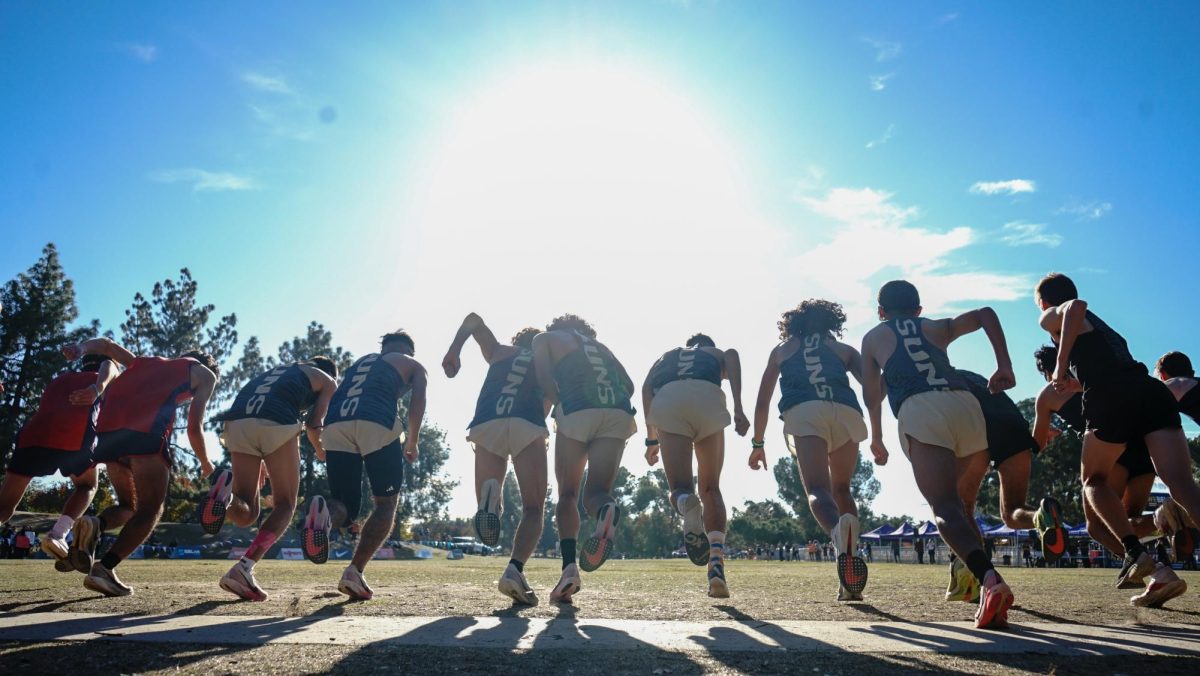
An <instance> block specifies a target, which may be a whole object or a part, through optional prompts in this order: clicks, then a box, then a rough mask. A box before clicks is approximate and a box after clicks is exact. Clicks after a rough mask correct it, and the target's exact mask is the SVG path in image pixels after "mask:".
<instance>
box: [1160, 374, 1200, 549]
mask: <svg viewBox="0 0 1200 676" xmlns="http://www.w3.org/2000/svg"><path fill="white" fill-rule="evenodd" d="M1155 372H1156V373H1157V374H1158V377H1159V379H1160V380H1162V381H1163V382H1164V383H1166V384H1167V388H1168V389H1170V390H1171V394H1173V395H1175V400H1176V401H1177V402H1178V404H1179V412H1180V413H1183V414H1184V415H1186V416H1187V417H1189V418H1191V419H1192V420H1193V421H1194V422H1197V423H1200V388H1197V387H1196V383H1197V382H1200V381H1197V380H1196V372H1195V370H1193V369H1192V360H1191V359H1188V356H1187V355H1186V354H1184V353H1182V352H1168V353H1166V354H1164V355H1163V356H1162V357H1160V358H1159V360H1158V364H1157V365H1156V366H1155ZM1154 523H1155V524H1156V525H1157V526H1158V528H1159V530H1161V531H1162V532H1163V533H1164V534H1165V535H1168V536H1170V537H1171V552H1172V555H1173V556H1174V557H1175V560H1176V561H1190V560H1191V557H1192V554H1193V552H1194V551H1195V549H1196V542H1195V540H1194V539H1193V535H1192V531H1193V530H1194V529H1195V528H1196V523H1195V522H1194V521H1193V520H1192V519H1191V518H1189V517H1188V515H1187V513H1186V512H1184V511H1183V509H1182V508H1181V507H1180V506H1179V503H1177V502H1175V500H1173V499H1171V498H1167V499H1166V500H1165V501H1163V503H1162V504H1161V505H1159V506H1158V509H1157V510H1155V512H1154Z"/></svg>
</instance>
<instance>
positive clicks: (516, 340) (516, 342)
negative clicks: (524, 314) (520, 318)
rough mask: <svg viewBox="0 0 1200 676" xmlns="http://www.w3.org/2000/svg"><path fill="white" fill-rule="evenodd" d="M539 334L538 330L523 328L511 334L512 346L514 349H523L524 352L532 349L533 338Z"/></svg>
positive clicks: (528, 327) (529, 327) (530, 327)
mask: <svg viewBox="0 0 1200 676" xmlns="http://www.w3.org/2000/svg"><path fill="white" fill-rule="evenodd" d="M539 333H541V330H540V329H535V328H533V327H532V326H526V327H525V328H523V329H521V330H520V331H517V332H516V333H514V334H513V337H512V345H513V346H514V347H522V348H525V349H526V350H529V349H532V348H533V338H534V336H536V335H537V334H539Z"/></svg>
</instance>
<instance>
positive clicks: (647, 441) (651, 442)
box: [646, 439, 658, 448]
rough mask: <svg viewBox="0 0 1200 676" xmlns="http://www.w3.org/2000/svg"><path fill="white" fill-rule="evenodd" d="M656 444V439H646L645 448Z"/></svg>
mask: <svg viewBox="0 0 1200 676" xmlns="http://www.w3.org/2000/svg"><path fill="white" fill-rule="evenodd" d="M657 445H658V439H647V440H646V448H650V447H652V446H657Z"/></svg>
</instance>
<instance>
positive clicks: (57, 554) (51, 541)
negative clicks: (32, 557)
mask: <svg viewBox="0 0 1200 676" xmlns="http://www.w3.org/2000/svg"><path fill="white" fill-rule="evenodd" d="M42 551H43V552H46V553H47V554H49V555H50V558H52V559H54V560H55V561H62V560H63V559H65V558H67V555H68V554H70V553H71V548H70V545H68V544H67V540H66V539H65V538H62V537H51V536H50V534H49V533H47V534H46V537H44V538H42Z"/></svg>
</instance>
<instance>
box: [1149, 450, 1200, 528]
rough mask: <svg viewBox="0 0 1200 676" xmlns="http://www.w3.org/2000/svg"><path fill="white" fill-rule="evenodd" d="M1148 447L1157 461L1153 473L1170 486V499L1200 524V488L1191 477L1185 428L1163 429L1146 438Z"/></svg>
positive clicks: (1151, 455)
mask: <svg viewBox="0 0 1200 676" xmlns="http://www.w3.org/2000/svg"><path fill="white" fill-rule="evenodd" d="M1146 447H1147V448H1149V449H1150V459H1151V460H1152V461H1154V471H1155V473H1156V474H1158V476H1159V478H1160V479H1162V482H1163V483H1164V484H1166V485H1167V490H1168V491H1169V492H1170V493H1171V498H1172V499H1173V500H1175V502H1177V503H1179V506H1180V507H1182V508H1183V511H1185V512H1187V513H1188V516H1190V517H1192V522H1194V523H1200V486H1197V485H1196V478H1195V477H1194V476H1193V475H1192V457H1191V454H1190V453H1189V451H1188V445H1187V437H1185V436H1184V434H1183V429H1182V428H1176V429H1162V430H1157V431H1154V432H1151V433H1150V434H1147V435H1146Z"/></svg>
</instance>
